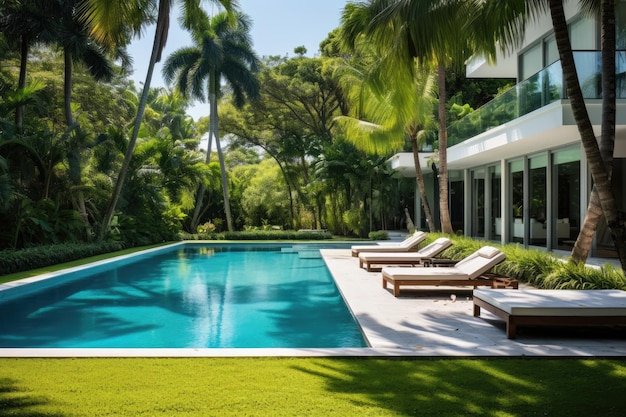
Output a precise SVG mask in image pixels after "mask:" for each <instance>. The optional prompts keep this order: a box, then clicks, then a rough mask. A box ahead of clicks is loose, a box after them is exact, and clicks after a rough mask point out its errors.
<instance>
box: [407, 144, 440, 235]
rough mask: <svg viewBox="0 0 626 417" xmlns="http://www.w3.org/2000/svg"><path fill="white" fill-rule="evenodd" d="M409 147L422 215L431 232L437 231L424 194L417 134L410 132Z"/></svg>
mask: <svg viewBox="0 0 626 417" xmlns="http://www.w3.org/2000/svg"><path fill="white" fill-rule="evenodd" d="M410 138H411V149H412V150H413V164H414V165H415V182H417V189H418V190H419V193H420V200H422V208H423V209H424V216H426V223H428V230H429V231H430V232H431V233H434V232H436V231H437V228H436V227H435V222H434V219H433V214H432V212H431V211H430V204H428V196H426V186H425V184H424V174H423V172H422V166H421V165H420V156H419V150H418V148H417V134H414V133H413V132H411V134H410Z"/></svg>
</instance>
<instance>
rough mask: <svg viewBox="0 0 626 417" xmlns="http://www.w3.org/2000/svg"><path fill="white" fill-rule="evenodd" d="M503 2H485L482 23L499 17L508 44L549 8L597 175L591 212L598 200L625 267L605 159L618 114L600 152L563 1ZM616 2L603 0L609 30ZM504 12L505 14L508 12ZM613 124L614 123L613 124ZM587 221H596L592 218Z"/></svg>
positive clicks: (623, 231) (625, 241)
mask: <svg viewBox="0 0 626 417" xmlns="http://www.w3.org/2000/svg"><path fill="white" fill-rule="evenodd" d="M597 1H598V0H581V1H580V4H582V5H583V6H584V7H587V8H589V7H591V6H594V5H595V6H596V7H597V6H598V2H597ZM502 3H503V2H498V1H495V0H490V1H488V2H486V3H485V9H486V10H487V13H485V14H483V15H482V18H481V19H480V24H481V25H482V26H483V27H490V28H493V27H492V26H490V24H485V22H486V21H487V22H489V21H492V22H494V23H495V25H496V27H497V29H496V30H491V33H493V34H494V35H495V36H496V38H495V39H496V40H499V41H500V43H501V45H502V46H503V47H506V46H509V45H511V44H514V43H515V42H519V41H520V40H521V39H522V38H523V33H524V26H525V24H526V23H527V22H528V21H529V20H531V19H534V18H535V17H536V16H538V15H539V12H542V11H545V10H548V11H549V12H550V16H551V18H552V25H553V27H554V33H555V38H556V43H557V48H558V50H559V57H560V59H561V67H562V70H563V80H564V82H565V87H566V90H567V95H568V98H569V101H570V105H571V107H572V113H573V115H574V119H575V120H576V125H577V127H578V132H579V134H580V138H581V142H582V145H583V148H584V150H585V154H586V156H587V163H588V164H589V170H590V171H591V175H592V177H593V180H594V189H595V190H596V192H597V197H598V199H597V200H596V199H595V197H594V195H593V194H592V198H591V201H590V204H591V207H595V208H596V209H595V212H594V213H592V216H594V217H595V218H596V221H597V218H598V217H599V216H598V211H597V203H598V202H599V205H600V206H601V207H602V212H603V214H604V217H605V219H606V222H607V225H608V227H609V229H610V231H611V237H612V238H613V242H614V244H615V247H616V250H617V254H618V257H619V259H620V262H621V265H622V269H624V270H625V271H626V223H624V221H623V220H620V213H619V211H618V207H617V203H616V199H615V195H614V193H613V190H612V186H611V171H610V169H609V165H610V164H611V161H610V160H607V159H606V158H608V157H609V154H612V145H611V144H610V142H611V141H612V139H611V136H612V135H614V133H611V132H612V131H614V129H615V127H614V124H615V121H614V120H615V119H614V117H611V116H610V115H608V117H607V119H604V120H603V125H605V124H606V126H603V132H602V133H603V141H604V140H607V141H609V143H605V144H604V145H603V146H606V147H604V148H603V150H602V151H601V150H600V147H599V145H598V141H597V139H596V136H595V134H594V132H593V126H592V124H591V121H590V119H589V114H588V112H587V107H586V104H585V99H584V96H583V94H582V90H581V87H580V83H579V80H578V74H577V72H576V66H575V63H574V55H573V53H572V47H571V43H570V40H569V31H568V26H567V21H566V19H565V12H564V8H563V0H533V1H531V0H526V1H523V0H517V1H515V2H506V7H503V6H504V5H503V4H502ZM614 7H615V5H614V4H613V2H611V1H606V2H605V1H604V0H603V1H602V13H601V15H602V25H603V26H604V28H603V31H604V33H605V35H606V34H607V32H606V30H607V28H606V26H608V25H615V19H612V16H614V13H615V11H614ZM503 11H504V12H505V13H503ZM489 13H493V14H494V15H495V16H496V17H495V18H490V17H489ZM483 33H485V32H483ZM609 33H610V32H609ZM609 36H610V37H612V39H613V41H609V42H608V45H607V44H603V49H604V50H605V51H604V53H603V66H604V68H603V71H614V70H615V69H614V62H613V64H611V62H610V60H609V61H605V60H606V59H607V57H606V55H605V54H609V53H614V49H613V51H610V49H611V48H614V42H615V40H614V35H613V36H612V35H610V34H609ZM611 45H612V46H611ZM613 59H614V58H613ZM607 82H608V84H606V85H603V87H604V88H607V90H604V91H607V92H609V91H613V93H614V90H615V89H614V87H611V85H610V83H611V81H610V78H609V79H608V81H607ZM603 83H604V80H603ZM608 95H609V94H606V95H605V97H604V100H605V101H604V103H603V112H604V111H607V110H608V111H609V112H611V113H612V112H613V109H614V106H615V105H614V104H612V103H611V102H612V101H613V100H614V97H613V98H611V97H606V96H608ZM604 106H607V107H608V108H604ZM611 119H612V120H611ZM610 125H613V127H612V128H611V127H610ZM588 220H589V221H592V220H591V218H589V219H588ZM585 223H587V221H585ZM581 233H583V234H584V235H585V237H584V238H583V239H581V240H580V242H579V241H577V245H578V246H579V249H580V247H581V245H583V242H585V243H584V244H585V245H590V243H591V239H590V236H588V235H589V234H593V230H590V228H589V224H586V225H585V226H584V227H583V228H581ZM575 251H576V253H573V254H574V255H576V254H579V255H581V256H582V254H583V253H584V249H583V250H582V251H579V250H575Z"/></svg>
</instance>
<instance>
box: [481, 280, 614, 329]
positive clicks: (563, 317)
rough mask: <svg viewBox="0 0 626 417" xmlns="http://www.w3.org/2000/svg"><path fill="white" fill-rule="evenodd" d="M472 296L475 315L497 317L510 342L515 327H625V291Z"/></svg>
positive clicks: (507, 293) (500, 291) (574, 291)
mask: <svg viewBox="0 0 626 417" xmlns="http://www.w3.org/2000/svg"><path fill="white" fill-rule="evenodd" d="M473 297H474V316H475V317H479V316H480V310H481V308H484V309H485V310H487V311H489V312H490V313H492V314H494V315H496V316H498V317H500V318H501V319H503V320H504V321H505V323H506V337H507V338H509V339H514V338H515V337H516V335H517V327H518V326H607V325H610V326H615V325H626V291H620V290H518V291H506V290H505V291H502V290H499V291H494V290H475V291H474V295H473Z"/></svg>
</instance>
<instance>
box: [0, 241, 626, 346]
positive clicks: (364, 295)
mask: <svg viewBox="0 0 626 417" xmlns="http://www.w3.org/2000/svg"><path fill="white" fill-rule="evenodd" d="M321 254H322V257H323V259H324V261H325V263H326V265H327V266H328V269H329V270H330V272H331V274H332V276H333V278H334V279H335V282H336V283H337V286H338V288H339V290H340V292H341V294H342V295H343V297H344V299H345V300H346V302H347V304H348V306H349V308H350V310H351V312H352V314H353V315H354V317H355V318H356V320H357V321H358V324H359V325H360V327H361V329H362V331H363V334H364V335H365V338H366V340H367V342H368V345H369V347H366V348H328V349H321V348H319V349H318V348H311V349H292V348H264V349H254V348H239V349H230V348H223V349H202V348H198V349H193V348H190V349H97V348H92V349H55V348H50V349H47V348H39V349H17V348H4V349H0V357H250V356H285V357H304V356H317V357H324V356H338V357H522V356H529V357H542V356H544V357H626V329H617V330H613V331H610V332H607V331H602V330H601V331H595V330H592V331H589V332H586V331H583V332H581V331H578V329H574V330H572V329H567V328H566V329H565V330H563V329H561V330H555V329H550V328H548V329H547V330H542V329H537V330H531V329H528V330H526V329H521V330H520V331H519V332H518V336H517V338H516V339H507V338H506V334H505V328H504V327H505V325H504V322H503V321H502V320H500V319H499V318H497V317H496V316H494V315H492V314H491V313H489V312H486V311H484V310H483V311H482V312H481V316H480V317H474V316H473V314H472V312H473V301H472V299H471V296H472V289H471V288H460V287H421V288H420V289H419V290H414V291H413V290H410V289H408V290H405V289H403V290H402V292H401V295H400V296H399V297H394V296H393V294H392V292H391V289H383V287H382V278H381V273H380V272H367V271H366V270H365V269H362V268H359V261H358V259H357V258H354V257H352V256H351V251H350V250H349V249H323V250H321ZM520 288H521V289H523V288H524V287H523V286H520ZM452 296H454V297H452Z"/></svg>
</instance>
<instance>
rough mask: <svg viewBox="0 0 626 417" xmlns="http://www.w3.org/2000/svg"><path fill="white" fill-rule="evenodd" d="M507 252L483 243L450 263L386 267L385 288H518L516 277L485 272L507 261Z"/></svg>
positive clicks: (384, 273) (396, 290)
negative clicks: (442, 265)
mask: <svg viewBox="0 0 626 417" xmlns="http://www.w3.org/2000/svg"><path fill="white" fill-rule="evenodd" d="M504 259H505V255H504V253H502V252H501V251H500V250H498V249H496V248H494V247H492V246H484V247H482V248H480V249H479V250H477V251H476V252H474V253H473V254H471V255H469V256H468V257H466V258H465V259H463V260H461V261H458V262H457V263H456V264H454V266H450V267H441V268H437V267H415V268H404V267H386V268H383V270H382V278H383V288H384V289H386V288H387V285H388V284H390V285H391V286H393V295H394V296H396V297H397V296H398V295H400V287H403V286H455V287H456V286H471V287H474V288H476V287H478V286H481V285H487V286H490V287H492V288H503V287H506V286H511V287H513V288H517V281H516V280H511V279H507V280H508V281H503V280H502V279H500V278H498V277H496V276H493V275H486V274H487V272H488V271H489V270H490V269H491V268H493V267H494V266H496V265H497V264H499V263H500V262H502V261H504Z"/></svg>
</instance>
